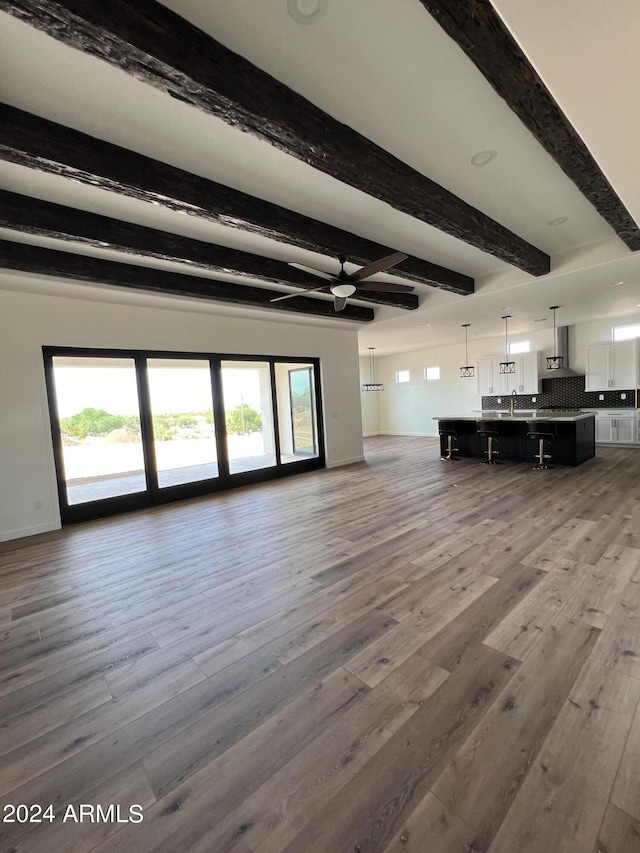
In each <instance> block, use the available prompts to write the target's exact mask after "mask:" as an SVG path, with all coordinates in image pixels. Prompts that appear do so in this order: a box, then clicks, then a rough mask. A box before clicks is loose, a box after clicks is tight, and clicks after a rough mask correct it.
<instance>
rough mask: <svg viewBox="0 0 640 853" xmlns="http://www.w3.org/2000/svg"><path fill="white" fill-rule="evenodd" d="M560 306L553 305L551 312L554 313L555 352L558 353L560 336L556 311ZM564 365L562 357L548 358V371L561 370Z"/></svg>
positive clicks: (553, 356)
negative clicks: (557, 328)
mask: <svg viewBox="0 0 640 853" xmlns="http://www.w3.org/2000/svg"><path fill="white" fill-rule="evenodd" d="M559 307H560V306H559V305H551V307H550V308H549V311H553V351H554V352H555V353H557V352H558V335H557V332H556V309H557V308H559ZM563 364H564V358H563V357H562V356H561V355H552V356H550V357H549V358H547V370H560V369H561V368H562V366H563Z"/></svg>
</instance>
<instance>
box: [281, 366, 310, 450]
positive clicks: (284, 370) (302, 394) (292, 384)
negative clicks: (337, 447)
mask: <svg viewBox="0 0 640 853" xmlns="http://www.w3.org/2000/svg"><path fill="white" fill-rule="evenodd" d="M275 367H276V389H277V396H278V425H279V430H280V461H281V462H282V463H283V464H287V463H291V462H299V461H300V460H301V459H312V458H314V457H317V456H318V438H317V436H318V431H317V412H316V401H315V378H314V368H313V365H312V364H300V363H293V364H292V363H277V364H276V366H275Z"/></svg>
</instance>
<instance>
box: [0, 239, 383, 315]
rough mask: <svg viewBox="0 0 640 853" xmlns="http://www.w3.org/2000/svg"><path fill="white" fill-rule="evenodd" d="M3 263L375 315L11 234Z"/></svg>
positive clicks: (215, 298) (289, 309) (236, 301)
mask: <svg viewBox="0 0 640 853" xmlns="http://www.w3.org/2000/svg"><path fill="white" fill-rule="evenodd" d="M0 269H7V270H18V271H20V272H27V273H31V274H32V275H44V276H57V277H60V278H66V279H70V280H72V281H85V282H91V283H92V284H109V285H115V286H117V287H125V288H130V289H133V290H145V291H152V292H154V293H157V294H160V295H165V296H166V295H167V294H169V295H174V296H182V297H184V296H188V297H195V298H197V299H207V300H209V301H210V302H224V303H228V304H232V305H240V306H242V307H245V308H246V307H249V308H268V309H269V310H270V311H279V312H284V313H294V314H304V315H306V316H317V317H325V318H326V317H330V318H331V319H332V320H335V319H337V320H358V321H361V322H366V321H369V320H373V317H374V313H373V309H372V308H365V307H364V306H361V305H347V306H346V307H345V308H344V310H343V311H340V312H336V311H335V310H334V307H333V302H329V301H328V300H324V299H310V298H309V297H307V296H294V297H293V298H292V299H287V300H285V301H284V302H270V301H269V300H270V299H272V298H273V297H274V296H282V291H278V290H266V289H264V290H263V289H262V288H260V287H249V286H246V285H240V284H230V283H229V282H227V281H216V280H215V279H210V278H202V277H201V276H192V275H183V274H182V273H177V272H167V271H166V270H158V269H152V268H150V267H142V266H133V265H132V264H121V263H117V262H116V261H106V260H104V259H102V258H92V257H88V256H87V255H76V254H71V253H69V252H59V251H57V250H56V249H45V248H42V247H40V246H30V245H28V244H26V243H13V242H11V241H9V240H0Z"/></svg>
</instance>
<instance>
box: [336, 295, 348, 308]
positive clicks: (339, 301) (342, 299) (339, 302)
mask: <svg viewBox="0 0 640 853" xmlns="http://www.w3.org/2000/svg"><path fill="white" fill-rule="evenodd" d="M346 304H347V297H346V296H334V297H333V307H334V308H335V309H336V311H342V310H343V309H344V306H345V305H346Z"/></svg>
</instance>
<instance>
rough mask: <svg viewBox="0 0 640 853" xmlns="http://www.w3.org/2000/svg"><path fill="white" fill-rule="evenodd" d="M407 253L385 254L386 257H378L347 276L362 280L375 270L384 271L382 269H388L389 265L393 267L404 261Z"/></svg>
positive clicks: (354, 279)
mask: <svg viewBox="0 0 640 853" xmlns="http://www.w3.org/2000/svg"><path fill="white" fill-rule="evenodd" d="M408 257H409V255H405V254H404V252H395V253H394V254H393V255H387V257H386V258H380V260H378V261H372V262H371V263H370V264H367V265H366V267H362V269H359V270H357V272H354V273H353V275H350V276H349V281H362V279H363V278H369V276H370V275H375V273H377V272H384V270H388V269H390V268H391V267H395V265H396V264H399V263H401V262H402V261H405V260H406V259H407V258H408Z"/></svg>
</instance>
